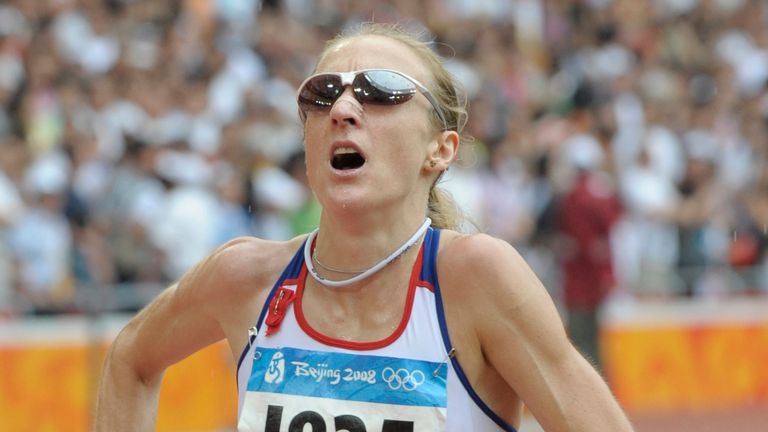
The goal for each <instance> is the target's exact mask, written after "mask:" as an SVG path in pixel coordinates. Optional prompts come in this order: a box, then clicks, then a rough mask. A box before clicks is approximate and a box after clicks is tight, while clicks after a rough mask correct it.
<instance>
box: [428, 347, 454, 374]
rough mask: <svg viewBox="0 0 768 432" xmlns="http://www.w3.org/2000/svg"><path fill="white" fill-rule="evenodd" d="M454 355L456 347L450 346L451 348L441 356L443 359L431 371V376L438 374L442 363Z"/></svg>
mask: <svg viewBox="0 0 768 432" xmlns="http://www.w3.org/2000/svg"><path fill="white" fill-rule="evenodd" d="M455 356H456V348H453V347H451V350H450V351H448V353H447V354H446V355H445V357H443V361H442V362H441V363H440V364H439V365H437V368H436V369H435V370H433V371H432V376H433V377H435V378H437V376H438V375H440V368H441V367H443V364H445V363H447V362H448V359H452V358H454V357H455Z"/></svg>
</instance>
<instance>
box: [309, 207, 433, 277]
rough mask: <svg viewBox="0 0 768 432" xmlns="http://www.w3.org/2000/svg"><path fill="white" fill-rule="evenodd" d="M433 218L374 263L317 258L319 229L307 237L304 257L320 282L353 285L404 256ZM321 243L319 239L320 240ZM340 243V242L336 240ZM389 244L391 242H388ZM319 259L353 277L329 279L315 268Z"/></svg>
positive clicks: (324, 257) (427, 219)
mask: <svg viewBox="0 0 768 432" xmlns="http://www.w3.org/2000/svg"><path fill="white" fill-rule="evenodd" d="M431 222H432V221H431V219H429V218H426V219H425V220H424V222H423V223H422V224H421V225H420V226H419V227H418V229H416V230H414V231H413V232H412V234H411V235H410V236H409V237H407V238H406V239H405V240H404V241H402V242H401V243H400V244H399V245H396V246H395V247H390V248H389V251H387V252H386V253H385V254H380V257H378V258H376V261H375V262H373V263H370V262H369V263H367V264H363V265H355V266H344V265H342V264H337V263H336V262H335V261H332V260H330V259H327V255H322V257H323V258H321V259H320V258H318V259H317V260H315V257H317V253H318V252H319V251H320V248H319V247H317V248H313V246H315V245H314V244H313V243H314V242H315V239H316V238H317V237H319V235H318V230H315V231H313V232H312V233H311V234H310V235H309V237H308V238H307V240H306V242H305V246H304V258H305V261H306V265H307V269H308V270H309V273H310V275H311V276H312V277H313V278H314V279H315V280H316V281H317V282H319V283H321V284H323V285H326V286H332V287H341V286H347V285H352V284H354V283H357V282H360V281H362V280H365V279H367V278H368V277H370V276H372V275H374V274H376V273H377V272H379V271H380V270H382V269H383V268H385V267H387V266H388V265H389V264H391V263H392V262H393V261H395V260H396V259H398V258H399V257H400V256H402V255H403V254H404V253H405V252H406V251H408V250H409V249H411V248H412V247H414V246H415V245H417V244H418V243H419V241H420V240H421V239H422V237H423V236H424V233H425V232H426V231H427V229H428V228H429V225H430V224H431ZM400 237H401V236H398V237H396V238H400ZM322 238H323V239H325V238H327V237H325V236H323V237H322ZM318 243H319V241H318ZM334 243H339V242H334ZM387 244H389V242H387ZM327 250H334V251H340V250H342V251H345V252H347V251H346V250H345V249H339V248H336V247H333V246H331V248H328V247H326V248H324V249H323V251H327ZM334 255H336V256H339V254H338V253H336V254H334ZM343 255H346V256H355V255H350V254H349V253H345V254H343ZM318 261H322V262H323V263H324V265H322V266H320V267H322V268H324V269H326V270H331V271H332V272H334V273H336V274H339V273H341V274H353V276H352V277H349V278H346V279H328V278H326V277H324V276H322V275H321V274H320V272H319V271H318V269H317V268H315V263H317V262H318Z"/></svg>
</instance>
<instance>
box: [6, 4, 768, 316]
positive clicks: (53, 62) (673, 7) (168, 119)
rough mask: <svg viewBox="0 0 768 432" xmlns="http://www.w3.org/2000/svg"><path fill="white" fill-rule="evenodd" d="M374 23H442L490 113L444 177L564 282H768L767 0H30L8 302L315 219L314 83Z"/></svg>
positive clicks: (193, 257)
mask: <svg viewBox="0 0 768 432" xmlns="http://www.w3.org/2000/svg"><path fill="white" fill-rule="evenodd" d="M365 21H376V22H397V23H399V24H401V25H402V26H404V27H407V28H410V29H412V30H414V31H416V32H419V33H420V34H423V36H424V37H425V38H426V39H429V40H434V42H435V44H434V46H435V49H436V50H437V51H438V52H439V53H440V54H441V55H442V56H444V58H445V59H446V64H447V65H448V67H449V70H450V71H451V72H452V73H453V74H454V75H455V76H456V77H457V79H458V81H459V82H460V83H461V86H462V89H463V91H464V92H465V93H466V95H467V99H468V102H469V112H470V115H469V123H468V124H467V128H466V130H465V138H466V139H465V141H464V145H463V147H462V152H461V155H460V160H459V162H458V165H457V166H455V167H454V168H452V169H451V171H450V172H449V174H448V175H447V176H446V178H445V179H444V181H443V183H442V185H441V186H442V187H444V188H446V189H448V190H449V191H451V192H452V193H453V195H454V197H455V198H456V200H457V201H458V202H459V203H460V204H461V205H462V207H463V209H464V211H465V212H466V213H467V216H468V219H469V220H471V221H472V222H473V224H474V226H476V227H477V228H479V229H480V230H482V231H486V232H489V233H491V234H494V235H496V236H499V237H501V238H503V239H505V240H507V241H509V242H510V243H512V244H513V245H515V246H516V247H517V248H518V250H520V252H521V253H522V254H523V255H524V256H525V257H526V258H527V259H528V261H529V262H530V263H531V265H532V266H533V268H534V270H535V271H536V272H537V273H538V274H539V275H540V277H541V278H542V279H543V280H544V282H545V284H546V285H547V287H548V288H550V289H551V290H552V292H553V293H555V294H556V298H558V299H564V301H566V302H567V303H568V304H569V305H571V306H573V305H576V306H579V305H583V306H584V307H585V308H586V309H587V310H590V308H593V307H594V306H596V305H599V303H600V302H602V301H603V300H604V299H605V298H606V297H607V296H609V295H610V294H611V293H614V294H617V295H618V294H620V295H624V296H627V297H631V298H644V297H653V298H658V297H662V298H666V297H669V298H675V297H685V296H690V297H693V296H704V295H737V294H758V293H761V292H762V293H765V292H768V263H767V262H766V261H767V258H766V247H767V246H768V228H767V225H768V3H766V2H765V1H760V0H580V1H579V0H571V1H568V0H482V1H481V0H429V1H423V2H413V1H410V0H394V1H376V0H372V1H357V0H339V1H331V0H261V1H259V0H167V1H152V0H45V1H26V0H8V1H5V2H3V3H2V4H1V5H0V316H11V317H12V316H17V315H20V314H28V313H34V314H44V313H60V312H78V311H80V310H81V307H80V306H78V302H77V301H76V299H77V298H78V296H77V293H78V290H81V289H84V287H95V288H96V289H100V290H108V289H110V287H115V286H131V285H136V284H146V283H154V284H161V285H162V284H166V283H168V282H169V281H172V280H175V279H176V278H178V277H179V276H180V275H181V274H182V273H183V272H184V271H185V270H187V269H188V268H190V267H191V266H192V265H193V264H194V263H195V262H197V261H198V260H199V259H201V258H202V257H203V256H204V255H205V254H207V253H208V252H210V251H211V250H212V249H214V248H215V247H216V246H217V245H219V244H221V243H222V242H224V241H226V240H228V239H231V238H233V237H236V236H240V235H256V236H260V237H265V238H272V239H285V238H289V237H291V236H294V235H297V234H299V233H303V232H307V231H309V230H311V229H312V228H313V227H314V226H316V224H317V220H318V217H319V213H320V209H319V206H318V204H317V202H316V201H315V200H314V198H313V196H312V193H311V191H309V189H308V187H307V183H306V179H305V170H304V165H303V162H304V161H303V143H302V128H301V124H300V123H299V122H298V116H297V112H296V104H295V100H294V98H295V91H296V87H297V85H298V84H299V83H300V82H301V81H302V80H303V78H304V77H306V76H307V75H308V74H309V73H311V71H312V68H313V67H314V59H315V56H316V55H317V53H319V52H320V51H321V49H322V46H323V43H324V41H325V40H326V39H328V38H329V37H331V36H333V35H335V34H336V33H337V32H339V31H340V30H343V29H345V28H349V27H351V26H354V25H357V24H359V23H361V22H365Z"/></svg>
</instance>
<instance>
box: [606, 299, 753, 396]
mask: <svg viewBox="0 0 768 432" xmlns="http://www.w3.org/2000/svg"><path fill="white" fill-rule="evenodd" d="M623 315H624V316H622V317H621V318H618V317H616V316H614V317H613V319H608V320H607V321H608V322H607V325H606V326H605V327H604V330H603V332H602V347H603V350H602V355H603V358H604V367H605V375H606V377H607V379H608V381H609V382H610V384H611V387H612V389H613V390H614V392H615V394H616V396H617V397H618V398H619V400H620V401H621V402H622V405H623V406H625V407H627V408H628V409H631V410H634V411H653V410H661V409H664V410H669V409H672V410H676V409H693V410H701V409H708V408H722V407H732V406H746V405H755V404H760V405H768V367H766V365H768V303H766V301H765V300H762V301H756V300H745V302H738V301H737V302H722V303H720V302H718V303H709V304H698V305H697V304H696V303H686V304H682V303H681V304H677V305H675V304H664V305H659V304H656V305H646V309H645V310H644V311H643V312H641V313H632V312H631V311H629V313H627V311H623Z"/></svg>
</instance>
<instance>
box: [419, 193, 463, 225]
mask: <svg viewBox="0 0 768 432" xmlns="http://www.w3.org/2000/svg"><path fill="white" fill-rule="evenodd" d="M427 216H429V217H430V219H432V227H433V228H439V229H451V230H458V229H460V228H461V226H462V222H463V219H464V218H463V215H462V212H461V210H460V209H459V206H458V204H456V201H455V200H454V199H453V197H452V196H451V194H450V193H448V192H447V191H445V190H443V189H442V188H439V187H437V186H432V189H431V190H430V191H429V201H428V202H427Z"/></svg>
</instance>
